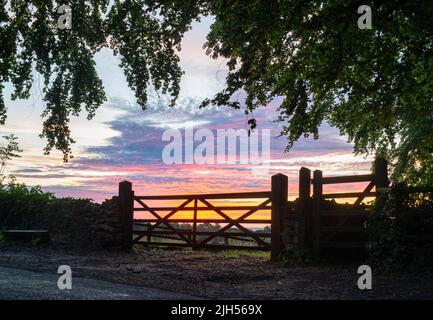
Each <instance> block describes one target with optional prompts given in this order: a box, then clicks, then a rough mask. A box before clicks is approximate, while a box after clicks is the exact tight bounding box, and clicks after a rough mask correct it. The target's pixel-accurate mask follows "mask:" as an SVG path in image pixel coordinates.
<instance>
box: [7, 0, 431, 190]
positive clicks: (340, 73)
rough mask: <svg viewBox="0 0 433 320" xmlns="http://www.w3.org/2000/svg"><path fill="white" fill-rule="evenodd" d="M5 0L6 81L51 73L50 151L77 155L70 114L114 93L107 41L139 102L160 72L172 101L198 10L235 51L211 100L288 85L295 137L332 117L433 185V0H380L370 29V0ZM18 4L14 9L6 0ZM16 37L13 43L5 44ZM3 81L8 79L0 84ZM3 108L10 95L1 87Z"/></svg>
mask: <svg viewBox="0 0 433 320" xmlns="http://www.w3.org/2000/svg"><path fill="white" fill-rule="evenodd" d="M107 2H108V1H104V0H73V1H41V0H39V1H37V0H32V1H20V0H11V1H6V0H0V39H1V43H2V46H1V51H0V56H1V60H0V61H1V63H0V83H4V82H6V81H11V82H12V83H13V84H14V86H15V93H14V95H13V97H14V98H17V97H18V98H26V97H28V96H29V89H30V86H31V84H32V75H33V73H32V66H33V65H35V68H36V70H37V71H38V72H39V73H41V74H42V75H43V76H44V79H45V87H44V93H45V101H46V111H45V112H44V117H45V122H44V127H43V131H42V136H43V137H46V138H47V140H48V145H47V147H46V152H49V151H50V150H51V149H52V148H57V149H59V150H61V151H63V153H64V154H65V159H67V157H68V156H69V155H70V144H71V143H72V142H73V140H72V138H71V135H70V131H69V126H68V122H69V118H70V116H71V115H77V114H78V113H79V112H80V110H81V107H82V106H84V107H85V108H86V110H87V111H88V115H89V118H91V117H92V116H93V114H94V112H95V110H96V108H97V107H98V106H99V105H101V104H102V103H103V101H104V100H105V95H104V91H103V88H102V84H101V81H100V79H99V78H98V75H97V73H96V71H95V63H94V60H93V56H94V54H95V52H97V51H98V50H100V49H101V48H102V47H109V48H111V49H113V50H114V52H115V53H116V54H119V55H120V56H121V66H122V67H123V69H124V72H125V75H126V78H127V81H128V83H129V85H130V87H131V88H132V89H133V90H134V92H135V94H136V97H137V101H138V103H139V104H140V105H141V106H143V108H145V107H146V102H147V96H146V89H147V87H148V86H149V85H150V84H152V85H154V86H155V88H156V89H157V90H159V91H161V92H163V93H168V94H170V95H171V96H172V98H173V100H172V103H174V102H175V100H176V98H177V96H178V93H179V81H180V78H181V75H182V71H181V69H180V67H179V58H178V55H177V53H178V51H179V50H180V46H181V40H182V36H183V35H184V34H185V32H186V31H188V30H189V29H190V27H191V23H192V22H193V21H195V20H198V19H200V17H202V16H205V15H210V16H213V17H214V22H213V24H212V25H211V30H210V32H209V34H208V36H207V41H206V43H205V45H204V46H205V48H206V50H207V54H208V55H209V56H210V57H212V58H219V57H222V58H225V59H226V61H227V66H228V68H229V72H228V75H227V78H226V82H227V84H226V87H225V88H224V90H222V91H221V92H219V93H218V94H216V95H215V96H214V97H210V98H209V99H206V100H205V101H204V102H203V106H207V105H209V104H216V105H225V106H230V107H233V108H240V107H241V104H240V102H239V101H236V100H234V99H233V94H234V93H236V92H238V91H239V90H244V91H245V93H246V100H245V106H246V107H245V111H246V113H247V114H248V115H249V116H250V119H249V124H250V125H251V126H252V127H254V126H255V125H256V122H257V123H258V124H260V119H255V118H254V114H253V111H254V109H256V108H258V107H262V106H265V105H267V104H268V103H269V102H270V101H271V100H272V99H273V98H275V97H277V96H279V97H283V102H282V104H281V106H280V108H279V116H278V119H277V120H279V121H281V122H282V123H283V124H284V126H283V131H282V133H283V135H285V136H287V138H288V148H291V147H292V146H293V144H294V142H295V141H296V140H297V139H299V138H300V137H302V136H309V135H312V136H313V137H315V138H318V136H319V127H320V125H321V124H322V123H323V122H324V121H327V122H328V123H330V124H331V125H333V126H335V127H337V128H338V129H339V130H340V132H341V133H342V134H345V135H347V136H348V139H349V141H350V142H353V143H354V151H355V152H356V153H361V154H368V153H378V154H380V155H382V156H386V157H387V158H388V159H389V160H391V162H392V163H393V164H394V165H395V168H394V169H395V170H394V177H395V178H396V179H397V180H399V179H404V180H407V181H409V182H411V183H414V184H417V183H433V169H432V168H433V155H432V154H433V104H432V102H433V79H432V77H431V74H432V72H433V25H432V23H431V17H432V16H433V3H432V2H431V1H421V0H408V1H371V2H370V6H371V8H372V17H373V28H372V29H371V30H368V29H367V30H361V29H359V28H358V26H357V20H358V18H359V16H360V15H359V14H358V13H357V9H358V7H359V6H360V5H362V4H364V3H362V2H361V1H346V0H338V1H300V0H284V1H268V0H252V1H250V0H245V1H232V0H212V1H209V0H208V1H205V0H197V1H192V0H165V1H159V0H153V1H152V0H149V1H146V0H123V1H120V0H115V1H113V3H112V6H108V3H107ZM8 3H10V7H7V4H8ZM60 3H68V4H70V5H71V7H72V8H73V14H74V16H73V17H74V18H73V24H72V30H59V29H58V28H57V26H56V21H57V18H58V15H57V14H56V11H55V7H56V5H58V4H60ZM3 44H7V45H3ZM0 89H1V88H0ZM0 103H1V104H0V110H1V111H2V112H3V113H2V115H3V120H4V115H5V113H4V111H5V106H4V103H3V99H2V97H0Z"/></svg>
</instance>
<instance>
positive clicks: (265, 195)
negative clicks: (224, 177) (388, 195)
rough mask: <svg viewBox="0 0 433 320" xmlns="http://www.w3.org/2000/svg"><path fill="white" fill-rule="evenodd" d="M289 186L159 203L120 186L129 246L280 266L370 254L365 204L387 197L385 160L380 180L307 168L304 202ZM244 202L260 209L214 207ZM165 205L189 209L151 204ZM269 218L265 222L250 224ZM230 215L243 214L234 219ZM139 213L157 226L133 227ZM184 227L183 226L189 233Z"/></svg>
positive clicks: (275, 181)
mask: <svg viewBox="0 0 433 320" xmlns="http://www.w3.org/2000/svg"><path fill="white" fill-rule="evenodd" d="M287 181H288V179H287V176H285V175H283V174H277V175H274V176H272V179H271V190H270V191H259V192H242V193H221V194H192V195H155V196H152V195H135V194H134V191H133V189H132V184H131V183H130V182H128V181H123V182H121V183H120V184H119V198H120V206H121V217H122V218H121V219H122V221H121V223H122V225H123V228H124V238H123V246H124V247H125V248H131V246H132V245H133V244H136V243H137V244H143V245H155V246H182V247H191V248H193V249H203V248H207V249H214V248H217V249H226V248H231V249H249V250H270V251H271V257H272V259H274V260H275V259H276V258H278V256H279V255H280V254H281V252H282V251H283V250H285V249H287V248H295V249H297V250H302V251H311V252H315V253H318V252H320V251H322V250H328V249H362V248H365V247H366V243H367V241H366V240H367V234H366V229H365V221H366V219H367V216H368V214H369V213H370V212H371V210H372V206H371V205H369V204H368V203H365V200H366V199H371V200H379V199H380V194H381V193H382V192H383V191H384V190H386V189H387V188H388V185H389V181H388V169H387V162H386V160H384V159H381V158H378V159H376V160H375V163H374V173H373V174H363V175H350V176H334V177H330V176H325V177H324V176H323V173H322V171H320V170H315V171H314V172H311V170H310V169H308V168H301V169H300V171H299V196H298V198H297V199H296V200H295V201H292V202H290V201H288V200H287V199H288V198H287V197H288V182H287ZM359 182H366V187H365V188H364V190H361V191H359V192H352V191H351V192H342V193H324V190H323V189H324V186H325V185H331V184H347V183H359ZM413 191H414V192H419V191H422V190H413ZM240 199H242V200H245V199H260V200H261V201H260V202H259V204H255V205H247V206H245V205H239V203H235V204H232V205H226V204H224V205H216V204H214V203H212V202H214V200H225V201H227V200H240ZM336 199H338V200H339V202H338V203H337V202H336V201H335V200H336ZM349 199H353V200H352V201H353V202H352V203H345V204H343V203H341V201H342V200H343V201H344V200H346V201H347V200H349ZM158 200H159V201H166V202H169V201H173V200H181V201H182V202H181V203H180V204H179V205H175V206H173V205H171V206H167V205H166V206H153V205H151V204H149V202H152V201H153V202H155V201H158ZM264 210H266V211H267V212H266V213H265V214H264V216H265V217H264V218H261V219H255V218H252V217H251V216H252V215H253V214H255V213H258V212H263V211H264ZM185 211H189V212H190V213H192V216H190V217H189V218H175V217H174V215H175V214H176V213H178V212H185ZM203 211H211V212H213V213H215V214H216V215H217V218H213V219H211V218H199V213H200V212H203ZM228 211H235V212H238V213H240V214H238V215H237V216H236V217H233V215H232V214H230V213H228ZM242 211H244V212H243V213H242ZM139 212H146V213H147V214H150V218H141V219H138V218H137V219H134V213H139ZM161 212H164V214H162V213H161ZM262 216H263V215H262ZM204 223H213V224H218V225H219V226H220V227H219V229H217V230H199V229H200V228H198V226H199V225H201V224H204ZM179 224H183V225H182V227H180V225H179ZM265 224H266V225H270V226H271V228H270V232H268V231H265V230H263V229H262V230H260V231H257V230H255V231H254V230H253V229H252V228H251V227H249V226H251V225H261V226H262V227H263V225H265ZM185 226H188V227H187V228H185ZM230 240H231V241H232V242H230ZM233 242H235V243H233Z"/></svg>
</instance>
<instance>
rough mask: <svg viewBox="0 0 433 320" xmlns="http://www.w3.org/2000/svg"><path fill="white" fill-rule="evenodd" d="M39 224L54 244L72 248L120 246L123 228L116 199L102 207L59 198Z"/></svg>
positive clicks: (84, 200)
mask: <svg viewBox="0 0 433 320" xmlns="http://www.w3.org/2000/svg"><path fill="white" fill-rule="evenodd" d="M46 212H47V213H46V214H45V215H44V217H43V219H42V220H43V221H41V225H42V226H44V227H45V228H47V229H48V230H49V232H50V236H51V239H52V241H53V242H58V243H64V244H67V245H71V246H73V247H89V248H92V247H93V248H101V247H119V246H121V244H122V230H123V228H122V225H121V220H120V210H119V203H118V197H113V198H112V199H109V200H105V201H104V202H103V203H102V204H96V203H93V202H91V201H89V200H87V199H58V200H56V201H55V202H54V203H53V204H51V205H50V207H49V209H48V210H47V211H46Z"/></svg>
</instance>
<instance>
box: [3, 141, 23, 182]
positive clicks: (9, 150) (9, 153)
mask: <svg viewBox="0 0 433 320" xmlns="http://www.w3.org/2000/svg"><path fill="white" fill-rule="evenodd" d="M3 139H5V141H6V145H5V146H1V145H0V186H1V184H2V182H3V180H4V178H5V177H4V172H5V170H6V165H7V163H8V161H9V160H12V159H13V158H19V157H20V155H19V154H20V153H21V152H22V150H21V148H20V146H19V145H18V141H17V140H18V138H17V137H16V136H15V135H13V134H11V135H9V136H4V137H3Z"/></svg>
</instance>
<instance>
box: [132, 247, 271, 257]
mask: <svg viewBox="0 0 433 320" xmlns="http://www.w3.org/2000/svg"><path fill="white" fill-rule="evenodd" d="M134 249H135V251H136V252H140V251H141V250H142V249H143V247H139V246H136V247H134ZM150 250H151V252H152V253H155V254H158V253H163V252H167V251H181V252H184V253H191V254H195V255H198V256H203V257H209V256H212V255H218V256H221V257H223V258H242V257H252V258H259V259H264V260H269V259H270V258H271V253H270V252H269V251H259V250H238V249H237V250H197V251H194V250H192V248H164V247H154V248H151V249H150Z"/></svg>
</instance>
